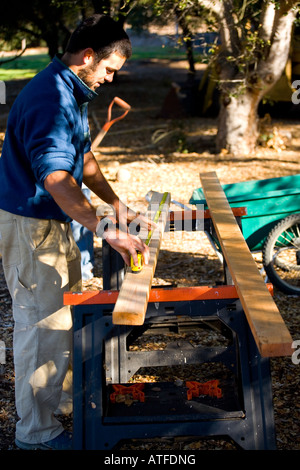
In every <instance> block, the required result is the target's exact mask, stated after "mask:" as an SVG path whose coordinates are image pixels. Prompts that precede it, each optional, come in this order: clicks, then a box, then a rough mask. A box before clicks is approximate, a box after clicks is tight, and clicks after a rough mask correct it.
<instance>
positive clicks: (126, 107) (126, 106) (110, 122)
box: [103, 96, 131, 131]
mask: <svg viewBox="0 0 300 470" xmlns="http://www.w3.org/2000/svg"><path fill="white" fill-rule="evenodd" d="M115 103H116V105H118V106H120V108H122V109H124V110H125V112H124V113H123V114H121V116H118V117H116V118H115V119H112V118H111V113H112V108H113V105H114V104H115ZM130 109H131V106H130V105H129V104H128V103H126V101H124V100H121V98H119V97H118V96H115V97H114V99H113V100H112V102H111V103H110V105H109V107H108V111H107V121H106V123H105V124H104V126H103V129H104V130H106V131H108V129H109V128H110V127H111V126H112V125H113V124H114V123H115V122H117V121H120V120H121V119H123V118H124V117H125V116H126V114H127V113H128V112H129V111H130Z"/></svg>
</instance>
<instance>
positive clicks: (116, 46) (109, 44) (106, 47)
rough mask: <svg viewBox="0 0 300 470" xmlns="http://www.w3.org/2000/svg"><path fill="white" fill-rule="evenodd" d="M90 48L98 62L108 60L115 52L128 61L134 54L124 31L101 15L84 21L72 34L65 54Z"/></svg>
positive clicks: (114, 22)
mask: <svg viewBox="0 0 300 470" xmlns="http://www.w3.org/2000/svg"><path fill="white" fill-rule="evenodd" d="M89 47H90V48H91V49H93V51H94V52H95V54H96V56H97V60H98V61H100V60H103V59H107V58H108V57H109V56H110V55H111V54H112V53H114V52H117V53H118V54H119V55H120V56H121V57H125V58H126V59H129V57H130V56H131V54H132V48H131V43H130V39H129V37H128V35H127V34H126V32H125V31H124V29H123V28H122V27H121V26H120V25H119V24H118V23H117V22H116V21H114V20H113V19H112V18H110V17H109V16H106V15H100V14H95V15H93V16H90V17H89V18H86V19H85V20H84V21H82V23H81V24H80V25H79V26H78V27H77V28H76V29H75V31H74V32H73V33H72V35H71V37H70V39H69V42H68V44H67V47H66V51H65V52H69V53H71V54H75V53H77V52H79V51H82V50H83V49H87V48H89Z"/></svg>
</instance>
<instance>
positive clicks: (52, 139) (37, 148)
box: [23, 105, 83, 186]
mask: <svg viewBox="0 0 300 470" xmlns="http://www.w3.org/2000/svg"><path fill="white" fill-rule="evenodd" d="M35 111H36V112H35ZM77 125H78V124H77ZM79 134H80V132H79V130H78V129H76V120H75V119H74V116H73V115H72V113H71V112H69V113H68V109H63V108H62V107H58V106H57V105H56V106H50V108H49V109H47V112H45V113H44V114H42V113H41V109H40V108H38V107H37V109H36V110H34V109H31V111H30V114H28V116H27V121H26V125H25V126H24V133H23V138H24V145H25V149H26V155H27V158H28V160H29V161H30V165H31V168H32V171H33V173H34V176H35V178H36V180H37V181H38V182H39V183H40V184H41V185H42V186H44V181H45V178H46V177H47V176H48V175H49V174H51V173H53V172H54V171H58V170H64V171H67V172H69V173H71V174H73V173H74V170H75V166H76V163H77V160H78V158H79V155H80V154H81V153H82V154H83V136H81V137H80V135H79Z"/></svg>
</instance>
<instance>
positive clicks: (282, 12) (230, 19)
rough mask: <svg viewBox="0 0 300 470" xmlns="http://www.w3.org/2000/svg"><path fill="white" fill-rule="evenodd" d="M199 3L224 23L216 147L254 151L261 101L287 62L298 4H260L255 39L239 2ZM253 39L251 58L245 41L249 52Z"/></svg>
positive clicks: (244, 152)
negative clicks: (245, 21) (258, 109)
mask: <svg viewBox="0 0 300 470" xmlns="http://www.w3.org/2000/svg"><path fill="white" fill-rule="evenodd" d="M198 1H199V4H201V5H202V6H203V7H205V8H207V9H209V10H212V11H213V12H214V14H215V15H216V18H217V19H218V24H219V25H220V38H221V47H220V50H219V54H218V58H217V61H216V64H217V73H218V74H219V78H220V82H219V83H220V86H221V90H222V91H221V103H220V104H221V109H220V114H219V124H218V134H217V148H218V150H219V151H220V150H222V149H226V150H227V151H228V152H230V153H231V154H233V155H239V156H242V155H244V156H246V155H250V154H251V153H253V152H254V150H255V145H256V141H257V137H258V116H257V108H258V104H259V102H260V100H261V98H262V97H263V96H264V95H265V94H266V93H267V92H268V91H269V89H270V88H271V87H272V86H273V85H275V83H276V82H277V80H278V79H279V78H280V77H281V75H282V73H283V72H284V69H285V66H286V63H287V59H288V54H289V47H290V42H291V33H292V27H293V22H294V20H295V17H296V14H297V8H296V6H298V2H297V1H296V0H282V1H278V2H274V1H272V0H265V1H264V2H261V3H262V8H261V11H260V24H259V29H258V31H257V37H256V36H253V33H252V32H251V33H250V35H249V31H248V27H247V28H246V26H244V27H243V26H241V25H242V24H243V21H240V22H238V21H236V18H237V16H236V14H234V10H235V4H236V3H238V2H234V0H214V2H211V1H209V0H198ZM243 3H244V5H246V4H247V2H243ZM248 3H249V4H251V2H248ZM246 8H247V6H246ZM239 14H240V20H242V19H243V18H244V14H245V11H243V10H242V9H241V10H240V11H239ZM248 17H249V15H248ZM253 41H254V43H255V50H252V55H251V54H250V56H247V54H246V52H247V49H246V48H245V44H246V46H248V51H249V50H251V47H252V46H253ZM244 57H245V58H244ZM243 58H244V59H243ZM241 59H242V62H240V60H241ZM239 85H240V86H239Z"/></svg>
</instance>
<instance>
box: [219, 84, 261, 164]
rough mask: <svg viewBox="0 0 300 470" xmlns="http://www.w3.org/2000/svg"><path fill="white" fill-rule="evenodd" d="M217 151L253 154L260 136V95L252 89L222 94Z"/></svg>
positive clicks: (241, 154)
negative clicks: (239, 93)
mask: <svg viewBox="0 0 300 470" xmlns="http://www.w3.org/2000/svg"><path fill="white" fill-rule="evenodd" d="M220 101H221V103H220V112H219V121H218V133H217V141H216V144H217V151H219V152H220V151H222V150H223V149H225V150H227V151H228V152H229V153H231V154H233V155H239V156H247V155H251V154H252V153H253V152H254V150H255V146H256V142H257V138H258V133H259V132H258V116H257V108H258V104H259V97H258V96H257V94H254V93H253V92H251V91H249V90H248V91H246V92H245V93H244V94H243V95H237V96H232V97H230V98H229V97H228V96H227V95H225V96H221V100H220Z"/></svg>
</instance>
